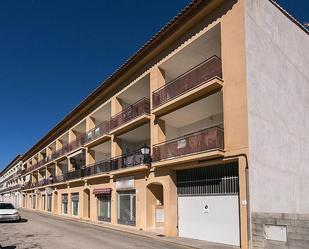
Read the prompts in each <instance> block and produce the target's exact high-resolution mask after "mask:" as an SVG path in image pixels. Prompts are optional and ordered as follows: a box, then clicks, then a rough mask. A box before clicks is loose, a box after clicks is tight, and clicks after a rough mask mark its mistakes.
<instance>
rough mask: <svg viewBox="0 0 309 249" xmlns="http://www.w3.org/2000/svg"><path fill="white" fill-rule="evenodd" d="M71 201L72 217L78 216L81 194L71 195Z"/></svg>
mask: <svg viewBox="0 0 309 249" xmlns="http://www.w3.org/2000/svg"><path fill="white" fill-rule="evenodd" d="M71 200H72V215H75V216H78V204H79V194H78V193H73V194H71Z"/></svg>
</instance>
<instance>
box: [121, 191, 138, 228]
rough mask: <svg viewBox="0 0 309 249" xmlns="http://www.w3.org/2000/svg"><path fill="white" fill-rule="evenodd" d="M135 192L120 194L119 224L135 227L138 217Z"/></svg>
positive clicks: (122, 192)
mask: <svg viewBox="0 0 309 249" xmlns="http://www.w3.org/2000/svg"><path fill="white" fill-rule="evenodd" d="M135 213H136V194H135V190H129V191H121V192H118V223H119V224H125V225H132V226H134V225H135V216H136V214H135Z"/></svg>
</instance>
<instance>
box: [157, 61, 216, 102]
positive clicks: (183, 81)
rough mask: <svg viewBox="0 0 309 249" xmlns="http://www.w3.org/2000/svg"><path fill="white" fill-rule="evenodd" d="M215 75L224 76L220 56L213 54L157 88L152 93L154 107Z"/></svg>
mask: <svg viewBox="0 0 309 249" xmlns="http://www.w3.org/2000/svg"><path fill="white" fill-rule="evenodd" d="M215 77H219V78H222V64H221V59H220V58H219V57H217V56H212V57H210V58H209V59H207V60H206V61H204V62H202V63H200V64H199V65H197V66H195V67H194V68H192V69H190V70H189V71H187V72H185V73H183V74H182V75H180V76H178V77H177V78H175V79H173V80H172V81H170V82H168V83H166V84H165V85H163V86H162V87H160V88H158V89H157V90H155V91H154V92H153V93H152V108H156V107H159V106H160V105H162V104H164V103H166V102H168V101H170V100H172V99H174V98H176V97H178V96H180V95H182V94H184V93H186V92H188V91H189V90H192V89H194V88H196V87H198V86H200V85H201V84H204V83H206V82H208V81H209V80H211V79H213V78H215Z"/></svg>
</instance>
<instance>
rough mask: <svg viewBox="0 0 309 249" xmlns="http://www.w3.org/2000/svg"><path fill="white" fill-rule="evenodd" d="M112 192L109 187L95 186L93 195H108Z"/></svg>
mask: <svg viewBox="0 0 309 249" xmlns="http://www.w3.org/2000/svg"><path fill="white" fill-rule="evenodd" d="M111 192H112V189H111V188H95V189H94V190H93V193H94V194H95V195H109V194H110V193H111Z"/></svg>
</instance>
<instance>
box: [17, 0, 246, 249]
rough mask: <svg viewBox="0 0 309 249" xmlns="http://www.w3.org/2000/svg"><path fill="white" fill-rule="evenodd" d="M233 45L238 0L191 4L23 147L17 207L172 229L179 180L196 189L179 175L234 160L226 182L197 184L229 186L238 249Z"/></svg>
mask: <svg viewBox="0 0 309 249" xmlns="http://www.w3.org/2000/svg"><path fill="white" fill-rule="evenodd" d="M245 48H246V45H245V1H244V0H239V1H220V0H213V1H196V2H193V3H192V4H191V5H189V7H188V8H187V10H186V11H185V13H183V14H181V15H179V16H177V17H176V18H175V20H174V21H172V22H171V23H170V24H168V26H167V27H166V29H165V31H162V32H161V33H159V34H158V35H156V36H155V37H154V38H153V39H152V40H151V41H150V43H149V44H147V45H146V46H145V47H144V48H143V49H142V50H141V51H140V52H139V53H138V54H137V55H135V56H134V57H133V58H131V59H130V60H129V61H128V62H127V64H125V65H123V66H122V67H121V68H120V69H119V70H118V71H117V72H116V73H115V74H114V75H112V76H111V77H110V78H109V79H108V80H107V81H106V82H105V83H104V84H103V85H102V86H101V87H99V88H98V89H96V91H95V92H93V93H92V94H91V95H90V96H89V97H88V98H87V99H85V100H84V101H83V102H82V103H81V104H80V105H79V106H78V107H77V108H76V109H74V110H73V111H72V112H71V113H70V114H69V115H68V116H67V117H65V119H64V120H63V121H61V122H60V123H59V124H58V125H57V126H56V127H55V128H54V129H53V130H51V131H50V132H49V133H48V134H47V135H46V136H45V137H44V138H42V139H41V140H40V141H39V142H38V143H37V144H36V145H34V146H33V147H32V148H31V149H30V150H29V151H28V152H27V153H26V154H25V156H24V158H23V160H24V171H23V182H24V186H23V191H24V194H25V197H26V198H25V200H24V207H25V208H32V209H36V210H41V211H48V212H51V213H53V214H57V215H68V216H73V217H76V218H81V219H85V220H91V221H94V222H109V223H110V224H112V225H131V226H133V227H136V228H137V229H142V230H146V231H155V232H158V233H160V234H164V235H166V236H179V235H180V234H181V233H182V231H181V229H182V228H181V222H182V221H181V220H180V219H182V217H180V213H181V210H180V208H181V207H180V204H179V201H180V197H181V196H183V197H186V196H187V195H182V194H183V193H181V191H180V189H181V188H182V185H181V184H183V185H184V186H185V187H183V188H184V189H185V191H189V192H188V193H190V194H188V195H190V196H192V197H194V196H196V195H198V194H196V193H197V192H195V191H197V190H196V188H195V187H196V185H194V183H193V182H195V181H197V180H196V179H198V178H196V179H195V178H194V179H193V180H192V179H191V180H190V181H189V180H187V181H185V183H181V182H180V180H179V177H180V174H182V175H183V176H186V174H187V175H188V178H189V175H190V174H191V175H190V177H191V176H192V175H193V173H192V172H191V171H188V170H189V169H198V170H200V171H198V172H203V170H206V172H207V169H209V170H210V169H214V172H217V174H219V175H220V174H222V172H228V171H229V169H230V168H231V167H232V165H236V166H237V174H236V178H235V177H234V178H233V179H236V181H235V189H233V190H231V189H229V188H228V187H225V190H222V189H221V185H220V184H222V182H224V181H225V180H226V179H227V178H229V177H231V175H229V174H228V173H226V174H225V175H220V177H221V178H220V181H215V180H214V178H212V179H210V180H209V182H207V181H203V183H201V187H203V190H198V191H205V192H203V193H202V192H199V193H202V194H201V195H206V196H211V194H213V196H215V195H219V196H222V198H224V196H227V195H229V194H231V195H235V196H237V205H236V207H235V208H236V209H237V210H239V213H238V212H237V214H236V212H235V216H237V219H238V221H237V222H236V223H237V229H238V230H239V234H238V235H236V237H237V236H238V237H239V238H238V240H239V242H235V243H236V244H237V243H239V244H238V245H239V246H240V247H241V248H248V247H249V241H250V240H251V234H250V230H251V227H250V218H248V217H249V212H248V210H249V203H250V202H249V199H248V194H249V193H248V190H247V189H248V172H247V170H248V107H247V79H246V77H247V76H246V75H247V72H246V68H247V67H246V56H245V54H246V51H245V50H246V49H245ZM145 145H146V147H145ZM148 147H149V149H150V155H149V156H148V155H147V154H146V155H144V154H142V151H141V148H144V149H147V148H148ZM149 157H151V159H152V161H151V160H150V158H149ZM186 170H187V171H186ZM181 172H187V173H181ZM218 172H219V173H218ZM233 176H234V175H233ZM211 182H215V183H211ZM209 186H213V187H214V188H216V187H218V189H216V190H211V191H212V192H209V191H210V190H209V189H208V187H209ZM207 189H208V190H207ZM216 191H217V192H216ZM224 191H225V192H224ZM206 206H207V205H206ZM206 206H205V209H207V207H206ZM182 211H188V210H182ZM206 211H207V210H206ZM206 211H205V212H206ZM207 212H208V211H207ZM223 215H224V214H223ZM232 216H233V214H232ZM214 229H219V230H218V233H220V228H218V227H216V228H214ZM237 229H236V230H237ZM193 232H194V231H193ZM206 239H207V238H206ZM214 241H215V242H223V243H225V242H224V241H221V240H220V239H219V240H216V239H214ZM227 243H228V244H229V242H227ZM230 244H233V243H232V242H231V243H230Z"/></svg>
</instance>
